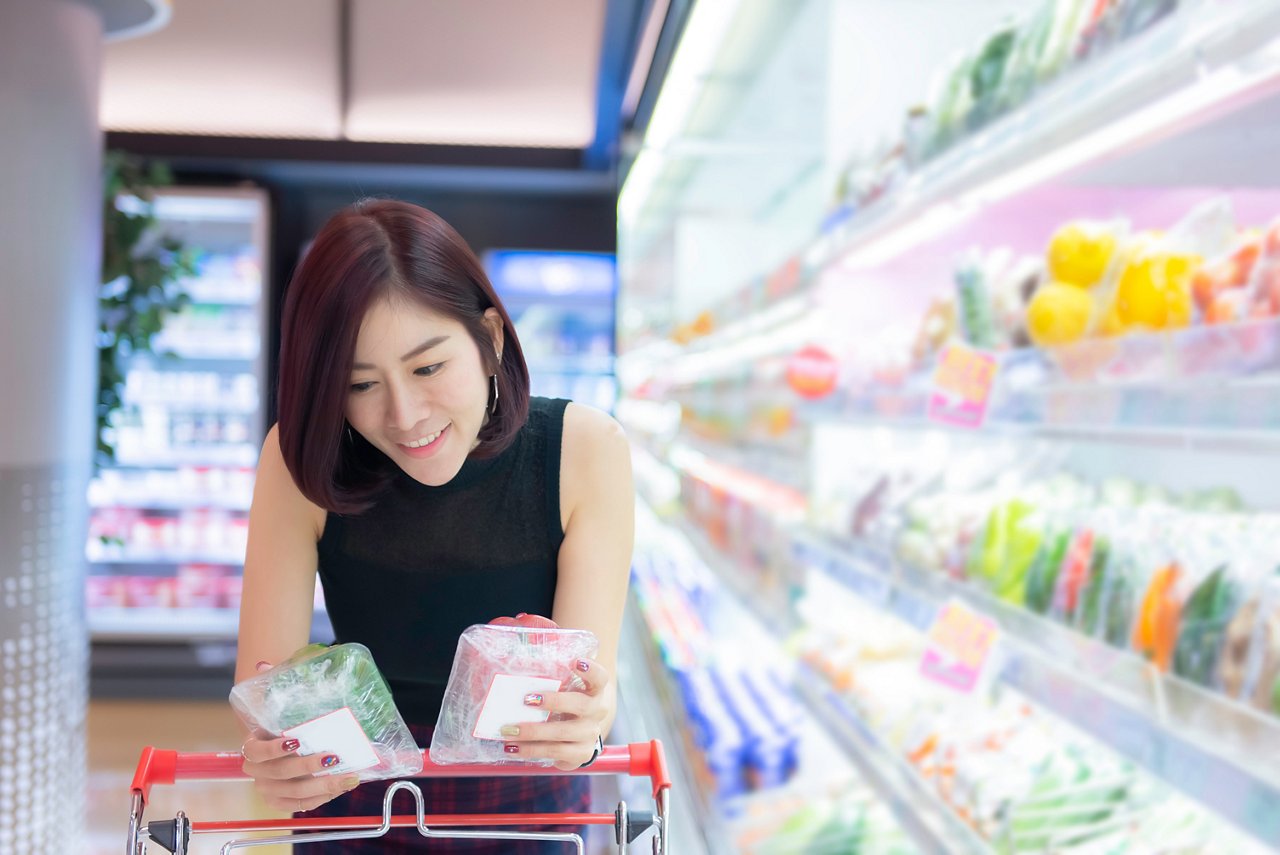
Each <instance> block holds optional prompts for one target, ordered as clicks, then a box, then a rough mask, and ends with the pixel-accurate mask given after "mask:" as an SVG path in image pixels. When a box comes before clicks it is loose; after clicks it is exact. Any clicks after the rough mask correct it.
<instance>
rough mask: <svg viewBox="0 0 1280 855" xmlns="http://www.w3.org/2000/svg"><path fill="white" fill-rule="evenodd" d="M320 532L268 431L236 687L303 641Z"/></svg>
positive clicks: (320, 519) (252, 525)
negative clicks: (259, 668) (261, 665)
mask: <svg viewBox="0 0 1280 855" xmlns="http://www.w3.org/2000/svg"><path fill="white" fill-rule="evenodd" d="M323 526H324V511H323V510H322V509H321V508H319V507H317V506H316V505H314V504H312V503H311V502H310V501H308V500H307V498H306V497H305V496H303V495H302V493H301V492H300V491H299V490H298V488H297V485H295V484H294V483H293V478H292V477H291V476H290V475H289V470H288V469H286V468H285V465H284V458H283V457H282V456H281V454H280V439H279V435H278V433H277V428H276V427H272V428H271V430H270V431H269V432H268V433H267V439H266V442H264V443H263V445H262V456H261V457H260V458H259V459H258V476H257V481H256V482H255V483H254V487H253V504H252V506H251V507H250V509H249V547H248V551H247V553H246V555H245V561H244V592H243V594H242V595H241V601H240V632H239V643H238V648H237V651H236V682H239V681H241V680H244V679H245V678H247V677H251V676H253V675H254V674H255V673H257V667H256V666H257V663H258V662H261V661H264V660H265V661H267V662H270V663H272V664H275V663H277V662H281V661H283V660H284V659H286V658H288V656H289V655H290V654H291V653H293V652H294V651H295V650H297V649H298V648H299V647H302V646H303V645H305V644H306V643H307V641H308V640H309V638H310V635H311V612H312V603H313V602H314V598H315V589H316V564H317V561H318V559H317V557H316V543H317V541H318V540H319V538H320V533H321V530H322V529H323Z"/></svg>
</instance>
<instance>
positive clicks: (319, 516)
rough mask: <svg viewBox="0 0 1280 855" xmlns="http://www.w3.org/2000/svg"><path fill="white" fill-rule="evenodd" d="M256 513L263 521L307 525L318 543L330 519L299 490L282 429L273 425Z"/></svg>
mask: <svg viewBox="0 0 1280 855" xmlns="http://www.w3.org/2000/svg"><path fill="white" fill-rule="evenodd" d="M253 504H254V511H255V512H257V513H256V516H257V517H258V519H259V521H266V522H272V523H276V524H279V525H287V526H298V525H301V524H303V523H305V524H306V525H307V526H308V527H309V529H310V530H311V531H312V533H314V535H315V539H316V540H317V541H318V540H319V539H320V535H321V534H322V533H323V532H324V522H325V518H326V516H327V515H328V514H327V512H326V511H325V509H324V508H322V507H320V506H319V505H317V504H316V503H315V502H312V501H311V500H310V499H308V498H307V497H306V496H304V495H303V494H302V491H301V490H299V489H298V485H297V483H296V482H295V481H294V480H293V476H292V475H290V474H289V467H288V466H286V465H285V462H284V454H283V452H281V450H280V427H279V425H272V426H271V430H269V431H267V438H266V439H265V440H264V441H263V443H262V454H261V455H260V456H259V458H258V475H257V483H256V485H255V487H254V495H253Z"/></svg>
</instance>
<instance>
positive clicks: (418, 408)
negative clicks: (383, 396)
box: [387, 383, 430, 431]
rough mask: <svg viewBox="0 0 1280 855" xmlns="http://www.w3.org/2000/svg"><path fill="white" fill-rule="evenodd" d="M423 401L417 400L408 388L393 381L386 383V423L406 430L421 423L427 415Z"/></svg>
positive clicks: (400, 429)
mask: <svg viewBox="0 0 1280 855" xmlns="http://www.w3.org/2000/svg"><path fill="white" fill-rule="evenodd" d="M429 414H430V413H429V411H428V407H427V406H426V404H425V403H423V402H421V401H417V400H415V399H414V397H413V396H412V395H411V394H410V393H409V390H408V389H405V388H404V387H401V386H397V385H396V384H394V383H388V384H387V424H388V425H389V426H391V427H392V428H394V429H396V430H398V431H407V430H409V429H410V428H412V427H414V426H415V425H417V424H419V423H421V422H422V421H423V419H425V418H426V417H427V416H428V415H429Z"/></svg>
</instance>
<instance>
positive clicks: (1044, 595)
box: [1023, 523, 1073, 614]
mask: <svg viewBox="0 0 1280 855" xmlns="http://www.w3.org/2000/svg"><path fill="white" fill-rule="evenodd" d="M1072 534H1073V532H1072V529H1071V527H1070V526H1066V525H1062V524H1060V523H1051V524H1050V527H1049V529H1048V530H1047V531H1046V532H1045V536H1044V537H1043V538H1041V540H1040V548H1039V549H1038V550H1037V552H1036V557H1035V558H1033V559H1032V561H1031V566H1030V567H1028V568H1027V583H1026V594H1025V597H1024V599H1023V601H1024V603H1025V604H1026V606H1027V608H1028V609H1030V610H1031V611H1033V612H1038V613H1039V614H1048V612H1049V609H1050V608H1051V607H1052V606H1053V596H1054V591H1056V590H1057V587H1058V573H1059V571H1060V570H1061V569H1062V562H1063V561H1064V560H1065V559H1066V557H1067V550H1068V548H1070V546H1071V542H1072Z"/></svg>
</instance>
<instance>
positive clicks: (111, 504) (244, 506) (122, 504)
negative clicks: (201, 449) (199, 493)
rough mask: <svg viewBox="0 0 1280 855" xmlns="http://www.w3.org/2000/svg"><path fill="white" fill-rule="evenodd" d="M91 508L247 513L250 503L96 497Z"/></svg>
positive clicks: (90, 505) (137, 497) (135, 497)
mask: <svg viewBox="0 0 1280 855" xmlns="http://www.w3.org/2000/svg"><path fill="white" fill-rule="evenodd" d="M89 507H91V508H94V509H101V508H141V509H144V510H156V511H189V510H201V511H202V510H214V511H242V512H247V511H248V510H249V502H248V501H238V500H233V499H200V498H194V499H162V498H147V497H145V496H125V497H112V498H106V499H103V498H97V497H95V498H94V499H93V500H91V501H90V502H89Z"/></svg>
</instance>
